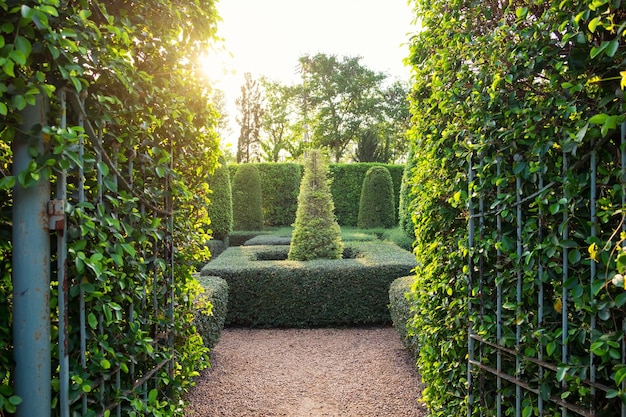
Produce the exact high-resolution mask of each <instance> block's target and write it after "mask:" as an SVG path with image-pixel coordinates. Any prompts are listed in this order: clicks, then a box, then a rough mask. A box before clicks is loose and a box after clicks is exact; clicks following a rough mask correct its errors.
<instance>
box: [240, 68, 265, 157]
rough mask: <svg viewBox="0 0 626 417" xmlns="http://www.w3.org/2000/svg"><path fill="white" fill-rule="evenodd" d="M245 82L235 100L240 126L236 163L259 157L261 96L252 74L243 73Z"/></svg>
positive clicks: (261, 113)
mask: <svg viewBox="0 0 626 417" xmlns="http://www.w3.org/2000/svg"><path fill="white" fill-rule="evenodd" d="M244 77H245V82H244V85H242V86H241V96H240V97H239V98H237V100H235V104H236V105H237V109H238V110H239V117H237V118H236V120H237V123H238V124H239V126H240V130H239V138H238V140H237V163H242V162H253V161H255V160H259V159H260V131H261V126H262V118H263V113H264V109H263V96H262V95H261V90H260V88H259V83H258V82H257V81H256V80H254V79H252V74H250V73H249V72H247V73H245V76H244Z"/></svg>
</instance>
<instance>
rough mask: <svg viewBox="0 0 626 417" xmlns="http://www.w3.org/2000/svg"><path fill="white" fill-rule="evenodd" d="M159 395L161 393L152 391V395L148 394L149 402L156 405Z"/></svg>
mask: <svg viewBox="0 0 626 417" xmlns="http://www.w3.org/2000/svg"><path fill="white" fill-rule="evenodd" d="M158 395H159V392H158V391H157V390H156V389H152V390H150V393H149V394H148V401H150V403H155V402H156V400H157V396H158Z"/></svg>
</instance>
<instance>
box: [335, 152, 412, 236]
mask: <svg viewBox="0 0 626 417" xmlns="http://www.w3.org/2000/svg"><path fill="white" fill-rule="evenodd" d="M374 166H384V167H385V168H387V169H388V170H389V173H390V174H391V178H392V180H393V194H394V195H395V196H398V195H399V194H400V182H401V179H402V172H403V170H404V167H403V166H402V165H391V164H380V163H359V164H330V165H329V169H330V178H331V180H332V183H331V186H330V191H331V193H332V195H333V199H334V201H335V215H336V216H337V222H338V223H339V224H340V225H341V226H356V225H357V220H358V217H359V203H360V199H361V187H362V186H363V180H364V179H365V174H366V173H367V171H368V170H369V169H370V168H372V167H374ZM394 204H396V203H395V202H394ZM394 216H396V213H394Z"/></svg>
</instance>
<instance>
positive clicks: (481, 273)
mask: <svg viewBox="0 0 626 417" xmlns="http://www.w3.org/2000/svg"><path fill="white" fill-rule="evenodd" d="M479 158H480V175H481V176H480V196H479V198H478V230H479V232H478V233H479V241H480V243H481V244H482V242H483V241H484V239H485V193H484V190H483V186H484V184H485V173H484V168H485V159H484V155H483V153H482V152H481V153H480V156H479ZM484 281H485V252H484V251H482V250H481V251H480V254H479V260H478V282H479V283H478V287H479V289H478V292H479V299H480V323H481V325H483V324H484V322H483V319H484V315H485V299H484ZM478 360H479V362H481V363H482V361H483V345H482V343H480V344H479V345H478ZM484 385H485V376H484V373H482V372H481V373H480V385H479V390H480V392H481V396H480V405H481V408H480V415H481V416H482V415H483V408H484V405H485V404H484V395H482V393H483V392H484Z"/></svg>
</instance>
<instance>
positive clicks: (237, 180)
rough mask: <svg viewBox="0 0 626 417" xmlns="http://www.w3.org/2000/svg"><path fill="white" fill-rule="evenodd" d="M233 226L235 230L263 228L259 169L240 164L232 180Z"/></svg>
mask: <svg viewBox="0 0 626 417" xmlns="http://www.w3.org/2000/svg"><path fill="white" fill-rule="evenodd" d="M233 223H234V224H233V226H234V229H235V230H261V229H262V228H263V200H262V197H261V176H260V174H259V169H258V168H257V167H256V166H254V165H250V164H242V165H241V166H240V167H239V169H238V170H237V173H236V174H235V177H234V178H233Z"/></svg>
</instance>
